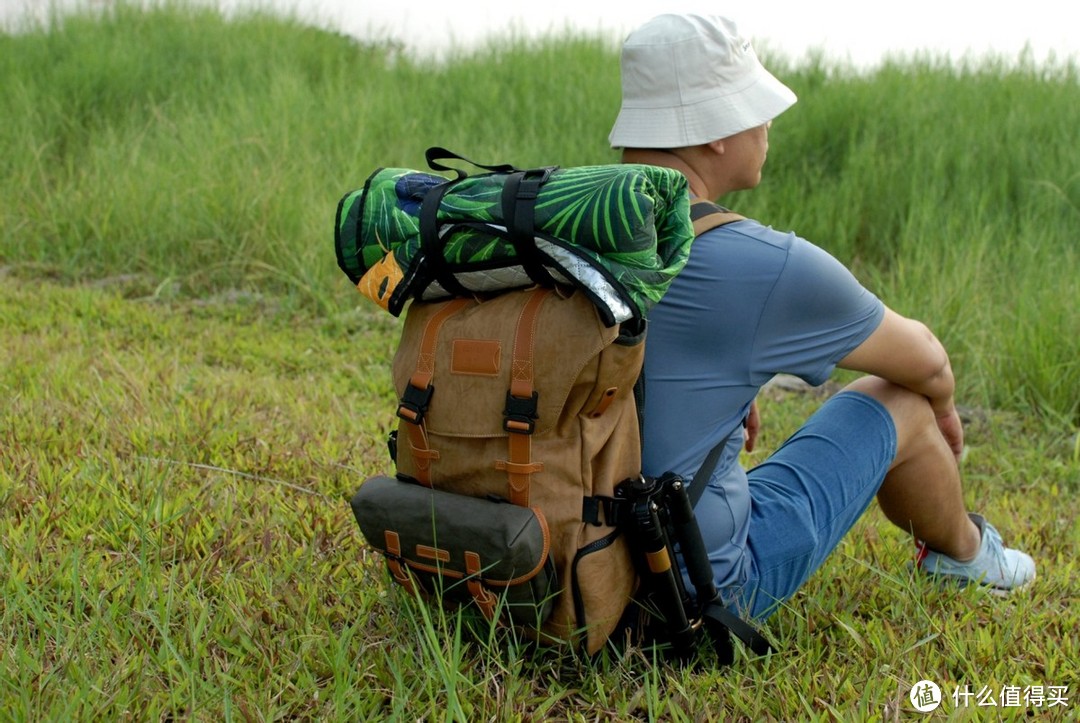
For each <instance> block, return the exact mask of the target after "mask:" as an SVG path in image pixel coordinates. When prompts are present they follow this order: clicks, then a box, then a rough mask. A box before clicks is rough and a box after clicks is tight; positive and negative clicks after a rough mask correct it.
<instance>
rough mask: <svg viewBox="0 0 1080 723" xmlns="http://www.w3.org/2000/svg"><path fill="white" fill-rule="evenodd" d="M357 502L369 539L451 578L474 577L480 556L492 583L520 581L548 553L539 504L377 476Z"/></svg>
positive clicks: (539, 565) (417, 566) (357, 496)
mask: <svg viewBox="0 0 1080 723" xmlns="http://www.w3.org/2000/svg"><path fill="white" fill-rule="evenodd" d="M352 509H353V514H354V515H355V516H356V521H357V522H358V523H359V525H360V531H361V532H362V533H363V535H364V538H365V539H366V540H367V542H368V544H369V545H371V546H372V547H374V548H375V549H377V550H379V551H380V552H382V553H384V554H387V555H391V556H395V557H398V558H399V559H401V560H403V561H404V562H405V563H406V564H407V565H408V566H409V567H411V568H414V569H417V570H423V571H426V572H433V573H438V574H440V575H442V576H444V577H449V578H465V577H468V576H470V575H471V574H473V573H474V572H475V571H476V564H477V563H476V561H477V560H478V561H479V571H480V574H479V578H480V579H481V580H483V582H484V583H485V584H486V585H489V586H493V587H502V586H507V585H517V584H520V583H522V582H525V581H527V580H529V579H530V578H532V577H534V576H535V575H537V574H538V573H539V572H540V571H541V570H542V569H543V568H544V564H545V562H546V561H547V558H548V552H549V547H550V538H549V535H548V529H547V523H546V521H545V520H544V517H543V515H542V514H541V513H540V511H539V510H536V509H533V508H529V507H519V506H517V505H512V504H510V503H508V502H496V501H493V500H487V499H480V498H476V497H467V496H464V495H457V494H453V493H450V492H442V491H439V490H432V489H429V488H427V487H422V486H421V485H418V484H414V483H410V482H402V481H400V480H397V479H394V478H392V477H383V476H378V477H372V478H370V479H368V480H367V481H365V482H364V483H363V484H362V485H361V486H360V489H359V491H357V493H356V494H355V495H353V498H352ZM470 557H471V560H472V562H470V561H469V559H470Z"/></svg>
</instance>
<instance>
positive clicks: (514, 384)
mask: <svg viewBox="0 0 1080 723" xmlns="http://www.w3.org/2000/svg"><path fill="white" fill-rule="evenodd" d="M550 293H551V289H547V288H538V289H536V290H534V291H533V292H532V294H531V295H530V296H529V300H528V301H526V302H525V306H523V307H522V309H521V314H520V315H519V316H518V322H517V327H516V329H515V332H514V354H513V359H512V362H511V367H510V391H509V394H508V395H507V404H508V408H507V409H508V412H509V405H510V404H514V403H515V402H517V403H525V404H527V405H529V406H531V407H532V409H533V413H532V418H531V419H529V418H527V417H525V418H519V417H515V418H511V417H510V416H507V418H506V419H505V420H504V427H505V429H506V431H507V432H509V434H508V435H507V444H508V447H509V456H508V458H507V459H505V460H501V459H500V460H496V461H495V469H498V470H501V471H505V472H506V476H507V480H508V483H509V487H510V494H509V499H510V501H511V502H512V503H514V504H515V505H520V506H522V507H528V506H529V485H530V483H531V481H532V475H533V474H534V473H536V472H540V471H541V470H543V469H544V465H543V463H541V462H533V461H532V431H533V423H534V420H535V418H536V415H535V400H536V398H537V396H538V395H537V393H536V390H535V389H534V386H533V377H534V373H533V348H534V342H535V340H536V320H537V318H538V317H539V314H540V306H541V305H542V304H543V303H544V300H545V299H546V298H547V297H548V294H550Z"/></svg>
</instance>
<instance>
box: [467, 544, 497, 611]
mask: <svg viewBox="0 0 1080 723" xmlns="http://www.w3.org/2000/svg"><path fill="white" fill-rule="evenodd" d="M465 572H467V573H468V574H469V576H468V577H467V578H466V579H465V586H466V587H467V588H468V589H469V594H470V595H472V598H473V600H474V601H475V602H476V606H477V607H479V608H480V611H481V612H483V613H484V617H485V618H487V619H488V620H494V619H495V606H496V604H497V603H498V598H496V597H495V595H494V594H492V592H491V591H490V590H488V589H487V588H486V587H484V586H483V585H482V584H481V583H480V573H481V572H483V567H482V566H481V565H480V556H479V555H478V554H476V553H475V552H468V551H466V552H465Z"/></svg>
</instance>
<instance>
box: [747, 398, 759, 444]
mask: <svg viewBox="0 0 1080 723" xmlns="http://www.w3.org/2000/svg"><path fill="white" fill-rule="evenodd" d="M759 429H761V414H760V413H759V412H758V408H757V400H756V399H755V400H754V401H752V402H750V411H749V412H747V413H746V424H745V425H743V446H744V447H745V448H746V451H747V452H753V451H754V447H755V445H756V444H757V435H758V430H759Z"/></svg>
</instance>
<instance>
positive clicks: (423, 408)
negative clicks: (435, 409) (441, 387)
mask: <svg viewBox="0 0 1080 723" xmlns="http://www.w3.org/2000/svg"><path fill="white" fill-rule="evenodd" d="M434 393H435V387H433V386H431V385H430V384H428V385H427V389H421V388H420V387H414V386H413V385H412V384H407V385H405V393H404V394H402V395H401V402H400V404H399V405H398V412H397V415H398V417H399V418H400V419H403V420H405V421H406V422H408V423H410V424H420V423H422V422H423V421H424V414H425V413H426V412H427V408H428V405H429V404H431V395H433V394H434ZM405 410H408V411H410V412H412V413H413V416H411V417H410V416H409V415H407V414H404V413H403V412H404V411H405Z"/></svg>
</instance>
